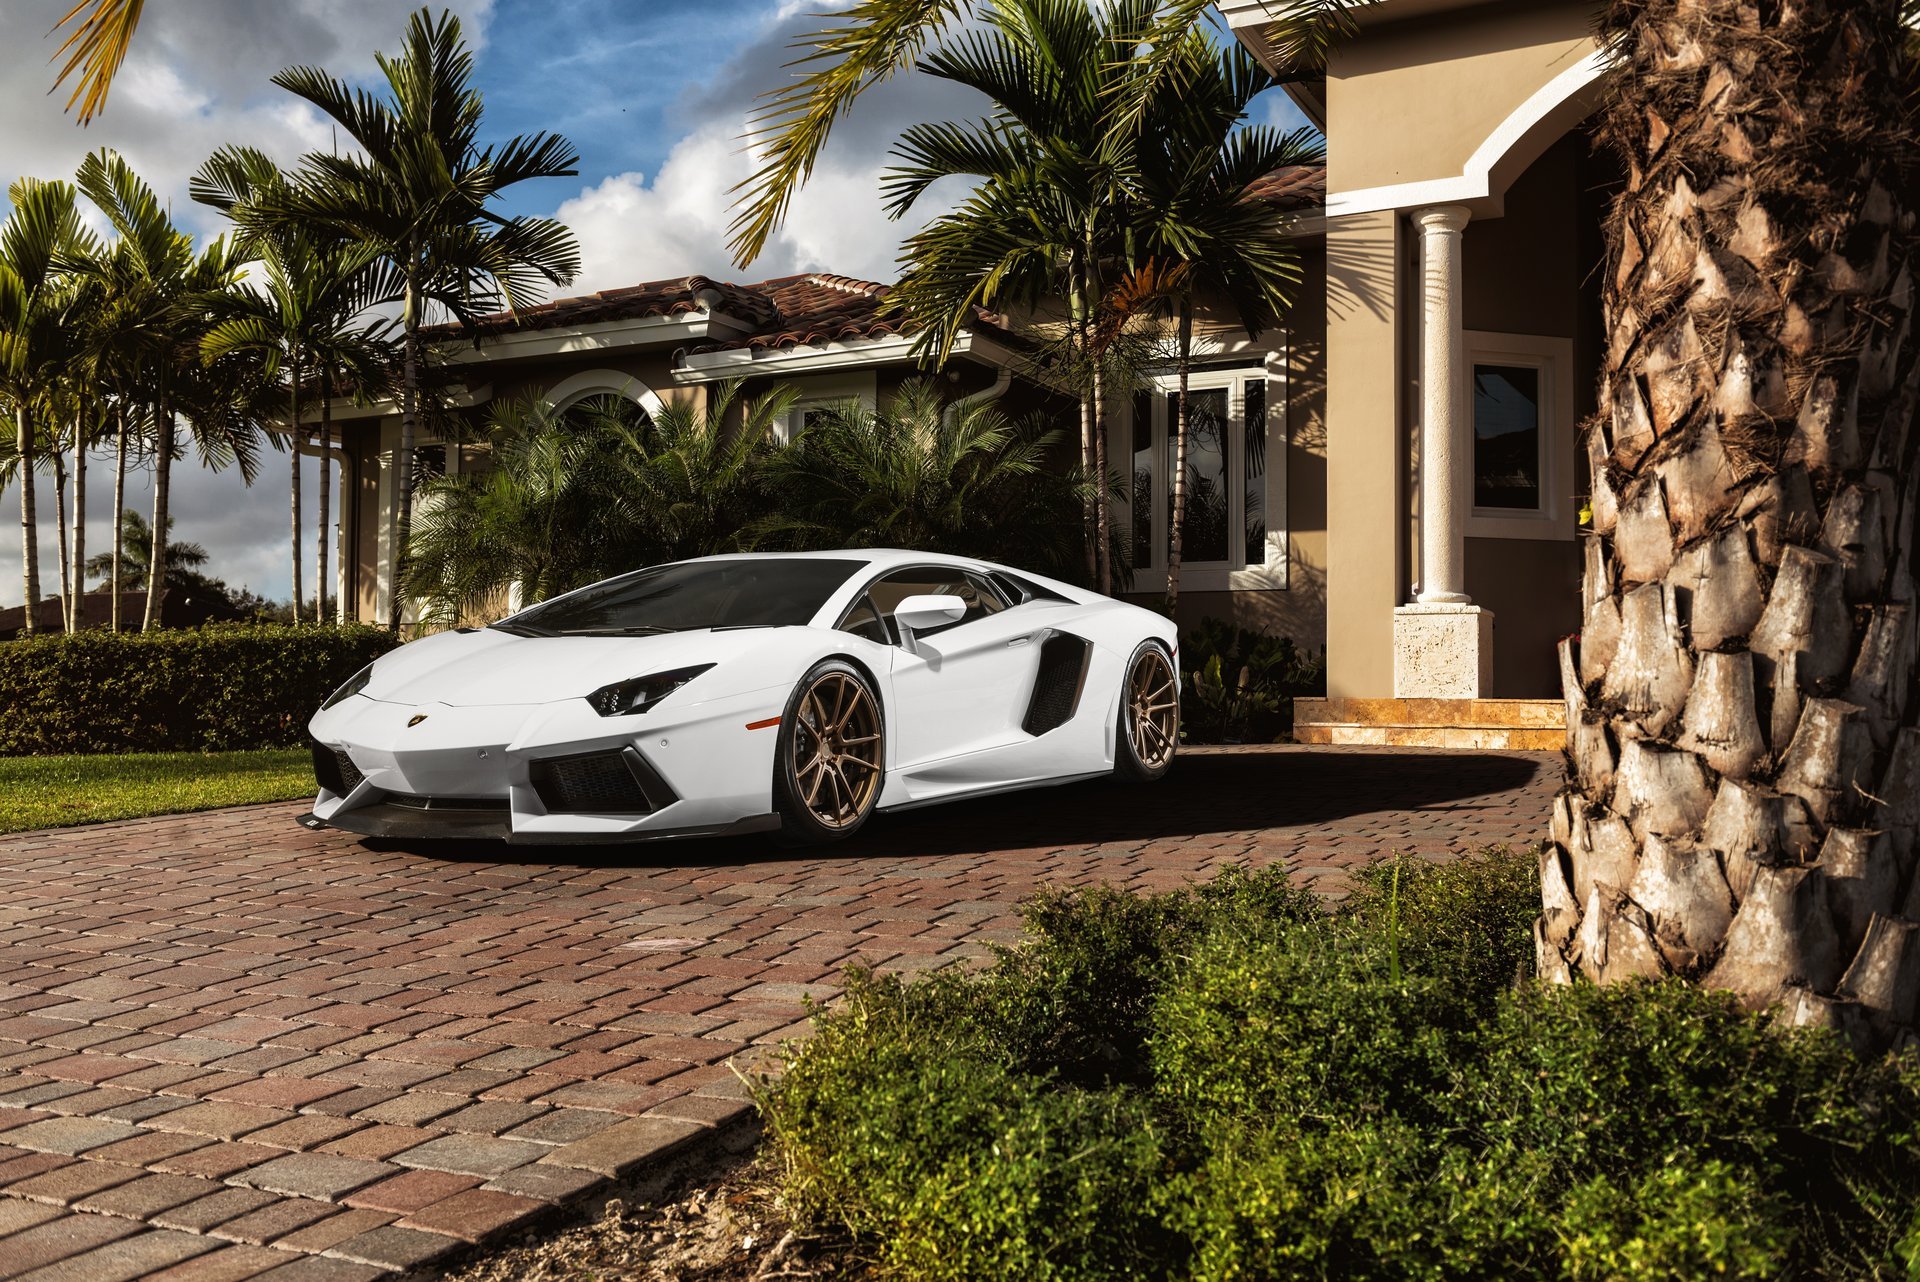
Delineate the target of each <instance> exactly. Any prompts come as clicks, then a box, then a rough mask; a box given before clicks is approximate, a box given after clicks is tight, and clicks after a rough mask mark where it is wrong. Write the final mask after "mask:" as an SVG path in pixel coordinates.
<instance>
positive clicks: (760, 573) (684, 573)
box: [493, 557, 865, 636]
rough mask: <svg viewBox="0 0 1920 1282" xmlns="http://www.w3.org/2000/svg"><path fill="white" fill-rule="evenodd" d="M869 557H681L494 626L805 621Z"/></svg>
mask: <svg viewBox="0 0 1920 1282" xmlns="http://www.w3.org/2000/svg"><path fill="white" fill-rule="evenodd" d="M864 564H865V562H863V561H838V560H823V559H819V558H815V557H755V558H754V559H752V560H741V561H682V562H678V563H676V564H673V565H659V566H654V567H653V568H651V569H647V570H639V571H636V572H635V573H633V574H623V575H621V576H620V577H619V578H617V579H608V580H607V581H606V582H604V583H596V584H594V585H593V586H592V587H590V588H582V589H581V590H580V591H578V592H574V593H570V594H569V595H567V596H564V597H558V598H556V599H554V600H552V601H548V602H546V603H545V604H543V605H536V606H532V607H530V608H529V609H526V610H522V611H521V612H520V613H519V614H516V615H514V616H513V617H512V618H510V619H504V620H502V621H501V622H499V623H496V624H494V625H493V626H494V627H496V628H499V629H501V630H502V631H506V632H521V633H527V634H530V635H533V636H582V635H598V636H608V635H614V636H618V635H625V634H628V633H640V634H644V633H649V632H682V631H685V630H687V629H689V628H770V627H783V626H790V625H798V624H804V623H809V622H811V621H812V620H813V616H814V615H816V614H818V613H819V612H820V607H821V606H823V605H825V604H826V601H827V598H828V597H830V596H832V595H833V593H834V589H836V588H838V587H839V586H840V585H841V584H843V583H845V582H846V581H847V580H848V579H849V578H851V577H852V576H853V572H854V571H855V570H858V569H860V568H861V567H862V566H863V565H864Z"/></svg>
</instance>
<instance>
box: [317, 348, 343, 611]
mask: <svg viewBox="0 0 1920 1282" xmlns="http://www.w3.org/2000/svg"><path fill="white" fill-rule="evenodd" d="M332 494H333V375H332V373H331V371H327V370H322V371H321V374H320V493H319V496H318V506H319V508H320V537H319V539H318V540H317V542H318V544H319V546H318V547H317V548H316V549H315V552H314V568H313V621H314V622H315V623H325V622H326V621H327V536H328V534H329V533H330V531H329V530H328V528H327V517H328V515H329V513H328V511H327V508H328V506H329V502H328V501H329V499H330V498H331V497H332ZM339 595H340V594H339V593H338V592H337V591H336V592H335V593H334V597H335V599H336V600H337V599H338V597H339Z"/></svg>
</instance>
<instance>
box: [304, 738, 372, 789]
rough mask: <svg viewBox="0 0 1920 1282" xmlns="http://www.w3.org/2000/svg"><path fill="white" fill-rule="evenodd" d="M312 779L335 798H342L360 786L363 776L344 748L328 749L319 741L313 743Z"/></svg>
mask: <svg viewBox="0 0 1920 1282" xmlns="http://www.w3.org/2000/svg"><path fill="white" fill-rule="evenodd" d="M312 747H313V777H314V778H315V779H317V780H319V782H320V786H321V787H322V788H325V789H326V790H327V791H328V792H331V793H333V794H335V795H336V796H341V797H344V796H346V795H347V794H348V793H350V792H352V791H353V790H354V789H355V788H357V787H359V786H360V783H361V781H362V780H363V779H365V778H366V776H365V775H363V774H361V773H360V767H358V766H356V765H354V764H353V758H352V757H349V756H348V755H347V753H346V749H344V748H329V747H328V746H327V745H326V744H324V743H321V742H320V741H319V740H317V739H316V740H314V742H313V745H312Z"/></svg>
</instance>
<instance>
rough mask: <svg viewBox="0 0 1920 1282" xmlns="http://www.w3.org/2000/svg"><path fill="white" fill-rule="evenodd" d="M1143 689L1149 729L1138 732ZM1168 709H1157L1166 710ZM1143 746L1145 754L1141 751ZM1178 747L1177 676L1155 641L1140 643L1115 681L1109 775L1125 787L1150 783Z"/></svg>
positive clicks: (1162, 772)
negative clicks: (1117, 710) (1117, 686)
mask: <svg viewBox="0 0 1920 1282" xmlns="http://www.w3.org/2000/svg"><path fill="white" fill-rule="evenodd" d="M1143 683H1144V684H1145V685H1146V686H1148V687H1149V688H1148V689H1147V691H1146V693H1147V694H1149V695H1150V696H1152V697H1151V699H1150V700H1149V702H1150V704H1151V706H1152V707H1153V709H1154V712H1153V713H1152V714H1151V716H1150V721H1151V728H1150V729H1148V730H1145V731H1144V732H1143V731H1142V730H1141V727H1140V720H1139V718H1140V716H1141V712H1142V708H1141V701H1140V698H1139V695H1140V694H1141V689H1140V686H1141V685H1142V684H1143ZM1169 701H1170V704H1171V706H1170V707H1163V706H1162V705H1165V704H1168V703H1169ZM1142 743H1144V744H1145V749H1144V750H1143V748H1142V747H1141V745H1142ZM1179 747H1180V674H1179V672H1178V671H1176V670H1175V668H1174V666H1173V656H1172V655H1170V654H1168V653H1167V648H1166V647H1165V646H1163V645H1161V644H1160V643H1159V642H1158V641H1143V642H1141V643H1140V645H1139V646H1138V647H1137V648H1135V650H1134V652H1133V654H1132V655H1131V656H1130V657H1129V658H1128V659H1127V667H1126V671H1125V672H1124V674H1123V675H1122V676H1121V678H1120V715H1119V716H1118V717H1117V718H1116V719H1115V721H1114V744H1113V773H1114V774H1115V775H1116V776H1117V777H1119V778H1121V779H1124V780H1127V781H1128V782H1131V783H1152V782H1154V781H1155V780H1157V779H1162V778H1165V777H1166V773H1167V771H1168V770H1170V769H1172V768H1173V758H1174V754H1175V753H1176V752H1177V751H1178V750H1179Z"/></svg>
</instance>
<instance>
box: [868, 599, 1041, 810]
mask: <svg viewBox="0 0 1920 1282" xmlns="http://www.w3.org/2000/svg"><path fill="white" fill-rule="evenodd" d="M923 595H936V596H957V597H959V598H960V599H961V600H963V601H965V602H966V603H967V612H966V613H965V614H964V615H962V616H961V617H960V618H959V619H958V620H957V621H955V622H953V623H949V624H947V625H945V626H944V627H940V628H935V629H931V630H928V631H922V632H919V633H916V634H915V636H914V638H913V648H912V650H908V649H907V648H906V647H905V646H903V645H902V644H901V641H902V637H901V632H900V629H899V626H898V624H897V623H896V622H895V620H894V618H893V611H894V609H895V608H896V607H897V606H898V605H899V604H900V603H901V602H902V601H904V600H906V599H907V598H908V597H912V596H923ZM863 610H864V611H866V612H867V613H865V614H862V615H861V617H862V618H867V619H877V620H879V621H880V623H881V625H882V626H883V627H884V628H885V630H886V635H887V636H888V637H889V639H890V640H891V641H892V642H893V645H894V649H893V651H892V663H893V667H892V671H891V672H890V673H889V679H890V680H891V683H892V686H893V706H894V716H893V718H892V722H891V725H890V727H889V728H890V731H891V733H892V735H893V744H894V751H893V754H892V757H893V763H894V768H895V769H896V770H901V771H905V772H908V773H909V774H911V773H912V772H914V771H916V770H919V769H921V768H923V767H927V766H929V765H933V764H934V763H938V762H942V761H947V760H950V759H952V758H955V757H963V756H969V755H971V754H977V753H985V752H990V751H991V750H992V749H994V748H997V747H1004V746H1006V745H1008V744H1012V743H1016V742H1020V741H1023V740H1025V739H1026V738H1028V736H1027V735H1026V734H1024V733H1023V732H1022V731H1021V729H1020V719H1021V715H1022V713H1023V711H1024V709H1025V707H1026V701H1027V697H1028V693H1029V691H1030V690H1031V689H1032V687H1033V674H1034V667H1035V665H1036V663H1037V662H1038V658H1037V654H1038V647H1037V646H1035V645H1034V644H1033V641H1034V637H1035V634H1036V633H1037V632H1039V631H1041V630H1042V629H1043V627H1044V623H1043V621H1041V620H1039V619H1038V618H1037V617H1036V613H1037V612H1035V611H1033V610H1031V609H1029V608H1028V607H1026V606H1024V605H1021V604H1018V603H1016V602H1013V601H1011V600H1010V599H1009V598H1008V596H1007V595H1006V594H1005V593H1003V592H1002V591H1001V590H1000V589H999V588H998V587H997V586H995V585H994V584H993V583H992V582H991V581H990V580H988V579H987V578H986V576H984V575H979V574H973V573H971V572H969V571H965V570H961V569H958V568H956V567H951V566H930V567H918V568H913V569H903V570H894V571H891V572H889V573H887V574H885V575H882V576H881V577H880V578H879V579H877V580H875V582H874V583H873V584H872V585H871V586H870V587H869V588H868V590H867V593H866V595H865V596H864V597H863V598H862V604H859V605H856V606H855V608H854V612H855V613H856V614H860V613H861V612H862V611H863ZM872 626H873V625H872V623H871V622H869V623H868V624H867V627H868V628H869V629H871V628H872ZM979 764H980V763H975V765H976V766H977V765H979ZM970 773H972V774H977V773H978V772H977V771H973V772H970Z"/></svg>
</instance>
